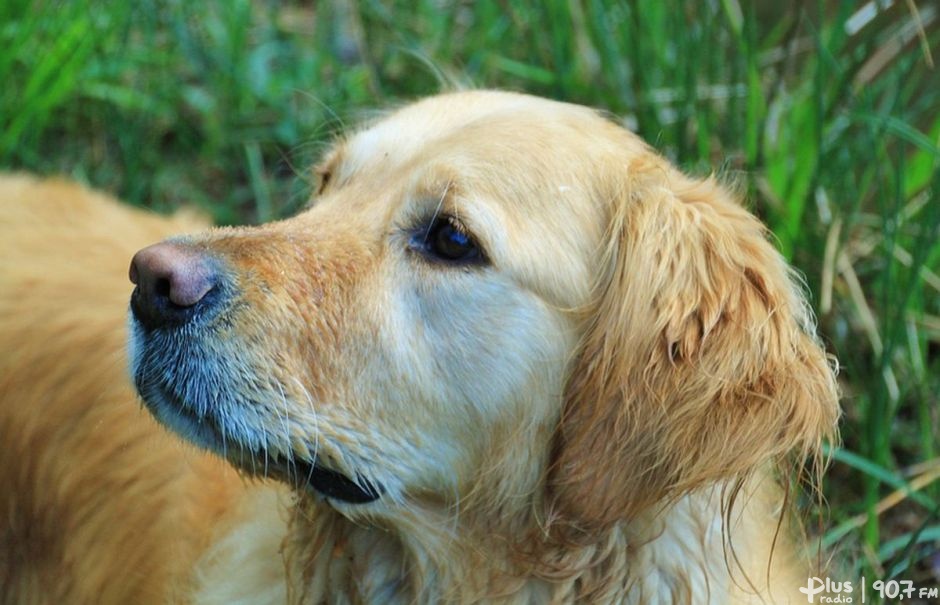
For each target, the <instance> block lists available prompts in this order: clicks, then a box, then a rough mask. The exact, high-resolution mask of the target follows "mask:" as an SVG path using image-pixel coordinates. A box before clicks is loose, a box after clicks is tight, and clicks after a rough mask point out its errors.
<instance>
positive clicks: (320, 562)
mask: <svg viewBox="0 0 940 605" xmlns="http://www.w3.org/2000/svg"><path fill="white" fill-rule="evenodd" d="M318 172H319V174H320V175H321V183H322V184H321V187H320V188H319V189H320V191H318V193H317V195H315V196H314V203H313V204H312V205H311V207H310V208H309V209H308V210H306V211H304V212H302V213H301V214H299V215H298V216H296V217H295V218H292V219H290V220H287V221H282V222H278V223H272V224H268V225H263V226H260V227H254V228H228V229H214V230H208V231H204V232H202V233H201V234H199V235H193V236H188V237H186V238H181V239H180V238H178V239H175V240H172V241H173V242H174V244H173V245H175V246H179V247H181V248H184V249H186V250H190V251H197V252H193V253H194V254H196V253H198V254H202V255H206V257H207V258H208V257H211V258H212V259H214V262H215V261H217V262H218V263H220V265H221V266H224V267H225V275H226V279H227V280H229V282H230V284H232V287H231V301H232V302H231V304H230V305H228V306H227V307H225V311H224V318H225V321H224V324H220V325H218V326H214V327H213V330H212V331H205V332H190V333H188V334H190V336H187V337H186V338H189V339H190V340H191V341H192V342H190V340H187V339H186V338H183V337H179V339H178V340H173V341H172V343H174V346H169V345H166V344H161V343H160V342H157V341H156V340H155V339H154V338H152V337H151V336H149V335H148V334H147V332H146V331H145V330H143V329H142V328H141V327H140V325H139V323H138V322H137V320H136V319H134V318H132V319H131V320H130V323H129V324H128V325H129V326H130V332H131V337H130V338H131V347H130V349H131V367H132V373H133V375H134V376H135V379H136V380H137V382H138V385H139V386H140V387H141V388H142V389H143V392H144V395H145V399H146V403H147V405H148V406H149V408H150V409H151V410H152V411H153V412H154V414H156V415H157V417H159V418H160V419H161V421H162V422H164V423H165V424H168V425H169V426H171V427H173V428H174V429H175V430H176V431H177V432H179V433H181V434H182V435H183V436H184V437H186V438H188V439H190V440H192V441H195V442H197V443H198V444H199V445H201V446H203V447H205V448H207V449H209V450H212V451H213V452H214V454H209V453H203V452H202V451H196V450H195V449H193V448H191V447H187V446H184V445H182V441H181V440H179V439H178V438H177V437H175V436H173V435H171V434H170V433H168V432H167V431H165V430H164V429H163V428H162V427H160V426H159V425H158V424H157V423H155V422H154V421H153V420H152V419H151V418H150V417H149V415H148V414H147V412H146V411H145V410H141V408H140V406H139V405H136V404H135V395H134V393H133V389H132V387H131V384H130V381H129V380H128V378H127V369H126V363H127V362H126V361H125V357H124V354H123V353H122V350H123V342H124V341H125V338H126V337H125V321H126V320H125V315H126V309H127V300H128V296H129V295H130V293H131V289H132V286H131V285H130V284H129V283H127V282H126V277H125V276H126V268H127V263H128V261H129V260H130V258H131V256H132V255H133V254H134V252H135V251H136V250H137V249H138V248H141V247H143V246H145V245H147V244H150V243H152V242H154V241H158V240H160V239H163V238H165V237H167V236H169V235H171V234H173V233H177V232H193V231H199V230H201V228H202V225H200V224H198V221H197V220H196V219H194V218H193V217H187V216H177V217H175V218H172V219H164V218H156V217H153V216H149V215H146V214H144V213H142V212H139V211H135V210H132V209H129V208H126V207H122V206H119V205H117V204H115V203H114V202H112V201H111V200H108V199H106V198H103V197H102V196H100V195H97V194H94V193H92V192H89V191H87V190H85V189H83V188H80V187H78V186H76V185H73V184H69V183H66V182H60V181H36V180H33V179H31V178H29V177H24V176H8V177H4V178H3V179H2V180H0V263H2V265H0V269H2V270H0V343H2V348H0V443H2V444H3V449H2V452H3V462H2V465H0V519H2V520H0V595H2V596H0V600H3V601H4V602H7V603H31V602H39V603H43V602H49V603H58V602H73V603H81V602H88V603H91V602H95V603H107V602H113V603H125V602H134V603H147V602H153V603H162V602H167V601H171V602H200V603H225V602H234V601H237V600H239V599H241V602H245V603H261V602H272V603H275V602H284V601H285V600H288V601H290V602H303V603H320V602H363V603H398V602H402V603H408V602H419V603H437V602H454V603H471V602H500V603H571V602H585V603H588V602H590V603H683V602H684V603H715V604H721V605H724V604H728V603H753V602H790V601H791V600H792V602H797V603H799V602H804V601H805V596H803V595H801V594H799V593H798V592H797V588H798V587H799V586H801V585H804V584H805V581H806V577H807V575H808V571H809V569H810V568H809V565H808V563H807V562H806V558H805V557H804V553H802V552H801V550H802V546H801V544H800V541H799V540H794V539H793V536H792V535H791V534H794V533H795V532H794V531H793V528H792V527H791V523H790V521H789V516H788V514H787V503H786V501H787V498H786V497H785V494H787V493H789V489H782V488H781V487H780V486H781V485H783V486H788V485H789V480H790V478H791V477H792V475H793V473H794V472H795V471H796V469H799V468H801V465H802V461H803V460H804V459H805V458H807V457H810V458H811V459H815V460H817V462H818V458H819V446H820V443H821V440H823V439H824V438H827V437H832V436H833V435H834V430H835V423H836V420H837V417H838V407H837V393H836V386H835V380H834V376H833V371H832V369H831V367H830V364H829V361H828V360H827V358H826V355H825V353H824V351H823V350H822V348H821V347H820V345H819V343H818V341H817V340H816V337H815V335H814V325H813V321H812V317H811V314H810V312H809V310H808V309H807V306H806V303H805V301H804V299H803V295H802V293H801V291H800V288H799V287H798V284H797V282H796V281H795V280H794V279H793V276H792V274H791V271H790V269H789V268H788V267H787V266H786V264H785V262H784V261H783V259H782V258H781V256H780V255H779V254H778V253H777V252H776V251H775V250H774V248H773V246H772V245H771V244H770V243H769V242H768V239H767V234H766V232H765V230H764V228H763V227H762V226H761V225H760V223H759V222H758V221H757V220H756V219H755V218H754V217H753V216H752V215H750V214H749V213H748V212H747V211H746V210H744V209H742V208H741V206H740V205H739V204H738V203H737V202H736V201H735V200H734V199H733V197H732V196H731V194H730V193H728V192H727V191H726V190H725V189H723V188H722V187H721V186H720V185H719V184H717V183H716V182H715V181H713V180H695V179H691V178H689V177H686V176H684V175H682V174H681V173H680V172H678V171H677V170H676V169H675V168H674V167H672V166H671V165H670V164H669V163H668V162H666V161H665V160H664V159H662V158H661V157H659V156H658V155H656V154H655V153H653V152H652V151H651V150H650V149H649V148H648V147H647V146H646V145H645V144H644V143H642V142H641V141H640V140H639V139H638V138H637V137H635V136H634V135H632V134H631V133H629V132H627V131H625V130H624V129H622V128H621V127H619V126H617V125H616V124H614V123H612V122H610V121H608V120H606V119H604V118H603V117H601V116H600V115H598V114H596V113H595V112H593V111H591V110H589V109H586V108H582V107H577V106H573V105H567V104H562V103H556V102H552V101H546V100H542V99H536V98H532V97H527V96H523V95H515V94H510V93H497V92H483V91H479V92H461V93H452V94H449V95H441V96H438V97H433V98H430V99H427V100H424V101H421V102H418V103H416V104H413V105H410V106H406V107H405V108H403V109H400V110H398V111H395V112H392V113H390V114H388V115H387V116H386V117H384V118H382V119H380V120H378V121H377V122H375V123H373V124H370V125H367V126H365V127H364V128H363V129H361V130H359V131H357V132H353V133H350V134H349V135H348V136H347V137H346V138H345V139H343V140H342V141H340V142H338V143H337V145H336V146H335V147H334V149H333V151H332V152H330V153H329V154H328V155H327V157H326V159H325V160H324V162H323V163H322V164H321V165H320V167H319V168H318ZM444 216H446V217H450V219H451V220H453V221H455V224H456V223H459V224H460V228H461V229H466V231H467V232H468V233H469V234H470V235H471V237H472V238H473V239H474V240H475V241H476V242H477V243H478V244H479V245H480V247H481V248H482V250H483V251H484V254H485V257H484V259H482V260H481V261H480V262H474V263H451V264H448V263H446V262H441V261H440V260H436V259H435V258H432V257H430V256H428V255H427V254H426V253H425V252H426V251H424V249H423V248H421V249H416V248H415V246H418V247H419V248H420V246H422V245H424V243H422V242H421V240H420V237H419V235H420V233H421V231H422V230H423V229H428V230H429V229H430V228H431V224H432V223H433V222H434V221H435V220H438V218H439V217H444ZM416 238H417V239H416ZM426 239H427V237H425V240H426ZM415 242H418V243H417V244H416V243H415ZM192 334H195V336H193V335H192ZM174 338H176V337H174ZM196 341H198V343H196ZM192 343H196V344H192ZM176 349H179V350H176ZM174 356H175V357H174ZM171 358H172V359H173V361H165V360H169V359H171ZM155 359H156V360H157V361H154V360H155ZM160 363H164V365H159V364H160ZM148 364H157V365H158V366H159V372H163V373H162V374H160V376H165V377H166V381H167V384H169V385H170V386H169V387H167V388H170V389H171V390H174V393H175V396H176V399H164V398H162V396H161V395H160V394H159V392H157V391H153V390H152V389H151V390H148V389H150V386H148V385H149V383H148V378H147V376H149V374H148V373H147V372H148V370H147V367H148ZM151 373H153V372H151ZM168 401H175V402H176V403H175V404H172V405H169V404H168V403H167V402H168ZM207 402H211V404H210V403H207ZM174 406H176V407H174ZM180 406H182V407H183V408H186V410H180V409H178V408H179V407H180ZM184 412H185V413H184ZM194 413H195V414H197V415H199V417H200V418H203V419H204V420H205V425H206V426H211V427H215V428H214V429H211V428H210V429H207V428H206V426H203V424H202V421H200V422H199V423H194V421H192V418H193V417H194V416H193V414H194ZM213 431H214V432H213ZM220 456H221V457H226V458H228V460H229V462H231V463H232V464H233V465H234V466H235V467H236V468H238V469H240V471H241V472H242V473H243V474H248V475H255V476H260V477H262V479H260V480H258V481H248V482H246V481H243V480H242V479H241V478H240V477H239V476H238V475H237V474H236V472H235V471H234V470H232V469H231V467H229V466H226V465H224V464H223V463H221V462H220V461H219V457H220ZM278 461H280V462H281V463H283V462H284V461H287V462H286V467H284V468H286V469H287V470H286V474H285V473H284V471H283V468H282V471H281V473H280V474H279V473H278V472H276V471H275V470H274V469H275V467H276V466H277V464H278ZM314 462H316V463H317V465H322V466H324V467H327V468H329V469H330V470H332V471H335V472H337V473H342V474H343V475H344V476H346V477H348V478H352V480H353V481H355V482H358V483H359V484H360V485H380V486H381V489H382V495H381V496H380V497H379V498H378V499H376V500H375V501H372V502H367V503H361V504H355V503H351V502H345V501H342V500H341V499H335V498H331V497H325V496H323V494H320V493H317V492H316V491H315V490H313V489H312V488H309V487H308V486H306V485H305V484H304V481H303V479H304V478H303V477H299V476H294V475H292V473H291V468H292V466H291V465H292V464H296V465H300V464H312V463H314ZM269 463H270V465H271V467H270V469H269V466H268V465H269ZM295 474H296V475H299V474H300V473H295ZM265 475H272V476H273V477H275V479H277V480H272V479H268V480H264V479H263V477H264V476H265ZM284 479H287V480H288V482H287V483H284V482H283V481H282V480H284ZM288 484H290V485H292V486H293V487H292V488H288V487H287V485H288ZM789 500H792V498H790V499H789Z"/></svg>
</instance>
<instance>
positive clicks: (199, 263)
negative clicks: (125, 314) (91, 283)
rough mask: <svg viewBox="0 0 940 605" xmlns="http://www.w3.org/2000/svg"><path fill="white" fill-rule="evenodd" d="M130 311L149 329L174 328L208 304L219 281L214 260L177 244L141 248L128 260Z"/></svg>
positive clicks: (168, 243) (169, 243)
mask: <svg viewBox="0 0 940 605" xmlns="http://www.w3.org/2000/svg"><path fill="white" fill-rule="evenodd" d="M129 277H130V279H131V282H132V283H133V284H135V285H136V286H137V287H136V288H134V293H133V294H132V295H131V311H132V312H133V313H134V317H136V318H137V320H138V321H140V322H141V323H142V324H144V326H146V327H148V328H159V327H175V326H179V325H182V324H183V323H186V322H187V321H189V319H190V318H192V317H193V316H194V315H195V313H196V311H197V308H202V307H205V306H206V305H207V304H211V302H212V301H211V300H210V299H211V298H215V297H212V296H210V293H211V292H213V290H214V289H215V288H216V286H217V285H218V283H219V273H218V270H217V269H216V262H215V261H214V259H213V258H212V257H211V256H209V255H208V254H206V253H204V252H202V251H199V250H195V249H193V248H192V247H190V246H187V245H185V244H180V243H172V242H162V243H159V244H154V245H152V246H148V247H146V248H144V249H143V250H140V251H139V252H138V253H137V254H135V255H134V258H133V260H131V267H130V271H129Z"/></svg>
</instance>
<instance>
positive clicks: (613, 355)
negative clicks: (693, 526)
mask: <svg viewBox="0 0 940 605" xmlns="http://www.w3.org/2000/svg"><path fill="white" fill-rule="evenodd" d="M626 174H627V175H628V176H627V178H620V177H618V178H617V179H614V182H616V185H615V189H616V190H615V191H612V192H609V194H608V197H609V198H610V199H612V200H613V202H612V203H613V208H612V209H611V220H610V227H609V232H608V234H607V236H606V249H605V250H603V253H602V262H601V265H600V266H601V270H600V275H599V276H598V278H597V281H596V285H595V292H594V294H595V296H594V298H593V300H592V302H591V304H590V306H589V309H588V310H587V312H586V314H585V317H584V322H585V325H586V331H585V336H584V338H583V340H582V342H581V346H580V350H579V352H578V354H577V356H576V358H575V360H574V364H573V367H572V370H571V374H570V377H569V380H568V384H567V390H566V394H565V397H566V401H565V408H564V410H563V414H562V420H561V423H560V426H559V429H558V433H557V435H556V443H555V447H556V450H555V454H554V460H553V465H552V468H551V471H550V473H551V474H550V477H549V480H550V489H551V493H552V496H553V498H552V504H553V507H554V511H553V513H554V515H556V519H559V520H562V521H564V523H563V525H564V526H567V527H572V528H575V529H578V530H586V531H594V530H597V529H598V528H602V527H605V526H609V525H610V524H612V523H613V522H616V521H618V520H621V519H628V518H630V517H633V516H635V515H637V514H639V513H641V512H643V511H645V510H647V509H649V508H650V507H653V506H657V505H665V504H668V503H669V502H670V501H673V500H675V499H676V498H678V497H681V496H682V495H684V494H687V493H689V492H690V491H693V490H695V489H697V488H700V487H703V486H707V485H710V484H715V483H718V482H726V484H730V485H740V483H739V482H742V481H744V479H745V478H746V477H747V476H748V475H749V474H750V473H751V472H752V471H754V470H755V469H757V468H759V467H760V468H767V467H768V466H769V465H770V464H771V463H776V464H785V463H788V462H792V463H795V464H802V461H803V460H804V459H805V457H806V456H807V455H809V456H813V457H814V458H815V460H816V461H817V462H818V461H819V458H820V453H819V452H820V445H821V442H822V440H823V439H824V438H827V437H833V436H834V434H835V425H836V422H837V419H838V415H839V411H838V394H837V387H836V382H835V377H834V371H833V368H832V367H831V366H830V363H829V360H828V358H827V356H826V354H825V352H824V351H823V349H822V348H821V346H820V344H819V342H818V340H817V339H816V337H815V335H814V330H815V326H814V323H813V317H812V313H811V311H810V310H809V308H808V306H807V303H806V301H805V300H804V298H803V295H802V291H801V288H800V287H799V286H798V285H797V284H798V282H797V281H796V280H794V276H793V274H792V272H791V270H790V269H789V267H788V266H787V264H786V262H785V261H784V259H783V258H782V257H781V255H780V254H779V253H778V252H777V251H776V250H775V249H774V247H773V246H772V245H771V244H770V243H769V241H768V239H767V233H766V230H765V229H764V227H763V226H762V225H761V223H760V222H759V221H758V220H757V219H756V218H755V217H754V216H752V215H751V214H750V213H748V212H747V211H746V210H744V209H743V208H742V207H741V206H740V205H738V204H737V203H736V202H735V201H734V200H733V199H732V197H731V195H730V194H729V193H728V192H727V191H725V190H724V189H723V188H721V187H720V186H719V185H718V184H717V183H716V182H715V181H714V180H713V179H709V180H703V181H696V180H692V179H689V178H688V177H685V176H683V175H682V174H680V173H679V172H678V171H676V170H675V169H673V168H672V167H671V166H669V165H668V164H667V163H666V162H665V160H662V159H661V158H658V157H656V156H645V157H643V158H641V159H638V160H636V161H634V162H633V163H632V164H631V165H630V166H629V167H628V169H627V171H626Z"/></svg>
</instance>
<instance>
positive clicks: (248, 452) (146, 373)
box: [128, 318, 385, 504]
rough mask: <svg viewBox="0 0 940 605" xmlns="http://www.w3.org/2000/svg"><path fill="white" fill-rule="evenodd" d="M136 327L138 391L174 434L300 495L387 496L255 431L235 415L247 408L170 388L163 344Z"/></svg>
mask: <svg viewBox="0 0 940 605" xmlns="http://www.w3.org/2000/svg"><path fill="white" fill-rule="evenodd" d="M130 327H131V329H130V334H131V338H130V345H129V347H128V349H129V351H130V362H131V372H132V377H133V380H134V383H135V386H136V387H137V391H138V393H140V396H141V399H142V400H143V403H144V405H145V406H146V407H147V409H148V410H149V411H150V413H151V414H152V415H153V416H154V418H156V420H157V421H158V422H160V423H161V424H163V425H164V426H166V427H167V428H168V429H170V430H171V431H173V432H174V433H176V434H178V435H180V436H181V437H183V438H184V439H186V440H187V441H189V442H190V443H193V444H194V445H197V446H199V447H201V448H203V449H206V450H208V451H210V452H212V453H214V454H217V455H219V456H221V457H222V458H224V459H225V460H227V461H228V462H229V463H230V464H232V465H233V466H234V467H235V468H237V469H239V470H240V471H242V472H245V473H247V474H249V475H252V476H258V477H264V478H272V479H277V480H280V481H283V482H285V483H287V484H288V485H290V486H292V487H293V488H294V489H296V490H298V491H310V492H313V493H316V494H318V495H320V496H323V497H325V498H327V499H329V500H332V501H335V502H343V503H349V504H364V503H368V502H373V501H375V500H378V499H379V498H380V497H381V496H382V495H383V494H384V492H385V489H384V487H383V486H382V485H381V484H380V483H378V482H376V481H372V480H370V479H368V478H366V477H363V476H361V475H358V474H357V475H356V477H355V478H350V477H348V476H346V475H345V474H343V473H340V472H338V471H335V470H332V469H330V468H327V467H325V466H323V465H322V464H321V463H320V462H319V461H318V460H317V458H316V456H315V455H314V456H312V457H311V458H310V459H308V458H306V457H303V456H299V455H296V454H295V453H294V451H293V450H292V449H291V448H290V447H289V446H286V445H284V444H279V443H278V442H279V441H281V440H280V439H278V438H276V436H274V435H269V434H267V432H266V431H264V430H263V429H257V428H252V426H251V425H253V424H256V423H252V422H251V421H250V420H251V419H246V418H237V417H236V416H240V415H239V414H237V413H235V410H236V409H237V408H244V407H247V406H244V405H239V404H238V403H237V402H233V401H221V400H219V401H214V402H212V403H211V404H210V403H209V402H206V401H188V400H187V399H186V398H184V397H182V396H181V395H179V394H178V393H177V392H175V391H174V389H172V388H171V387H170V386H168V385H167V384H166V380H165V379H164V378H163V374H164V372H162V371H161V370H160V367H159V365H158V364H154V361H153V360H154V359H155V358H160V357H161V355H160V354H159V353H158V352H155V351H153V348H154V347H158V348H159V345H154V344H153V343H152V342H148V336H147V335H146V334H145V331H144V330H143V329H142V328H141V327H140V326H139V325H137V322H136V321H135V320H134V319H133V318H131V319H130ZM164 344H165V343H164ZM189 356H190V357H192V355H189ZM197 357H198V355H197ZM155 365H156V367H154V366H155ZM176 372H177V373H178V374H179V373H183V374H185V373H186V370H185V369H179V368H177V369H176ZM193 374H198V372H193ZM191 390H192V391H201V392H208V389H201V390H200V389H197V388H193V389H191ZM225 399H229V398H225ZM223 408H227V409H228V412H226V410H225V409H223ZM220 415H223V416H226V415H227V416H228V417H220Z"/></svg>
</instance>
